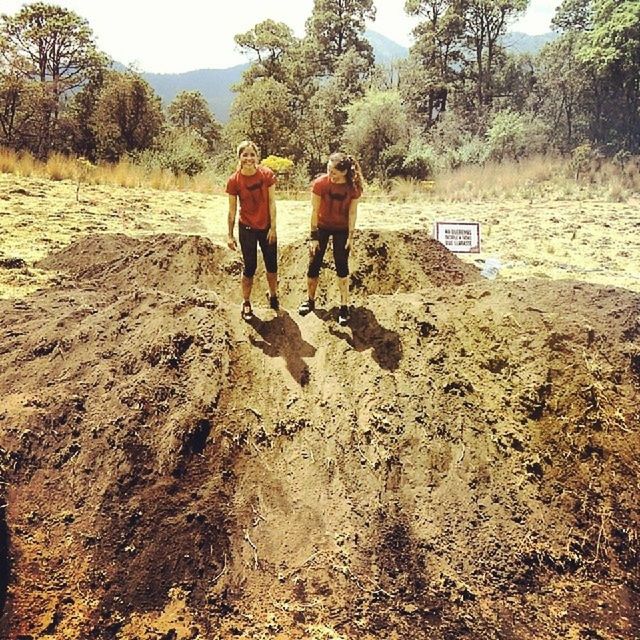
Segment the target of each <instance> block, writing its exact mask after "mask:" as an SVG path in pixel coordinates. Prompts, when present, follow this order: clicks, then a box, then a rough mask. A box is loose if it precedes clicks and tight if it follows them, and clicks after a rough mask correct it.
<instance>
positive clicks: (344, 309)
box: [338, 304, 351, 327]
mask: <svg viewBox="0 0 640 640" xmlns="http://www.w3.org/2000/svg"><path fill="white" fill-rule="evenodd" d="M350 318H351V313H349V307H348V306H347V305H346V304H343V305H342V306H341V307H340V311H338V324H339V325H341V326H343V327H344V325H345V324H347V323H348V322H349V320H350Z"/></svg>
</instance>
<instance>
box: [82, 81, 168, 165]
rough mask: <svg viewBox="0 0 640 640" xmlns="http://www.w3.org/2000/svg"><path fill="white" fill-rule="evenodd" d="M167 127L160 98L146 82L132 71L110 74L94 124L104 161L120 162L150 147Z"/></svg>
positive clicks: (99, 150) (100, 99)
mask: <svg viewBox="0 0 640 640" xmlns="http://www.w3.org/2000/svg"><path fill="white" fill-rule="evenodd" d="M163 124H164V118H163V115H162V104H161V100H160V97H159V96H158V95H157V94H156V93H155V92H154V91H153V89H152V88H151V86H150V85H149V83H148V82H147V81H146V80H144V79H143V78H142V77H141V76H140V75H138V74H136V73H134V72H132V71H127V72H126V73H116V72H111V73H110V74H109V76H108V77H107V80H106V82H105V84H104V87H103V89H102V91H101V92H100V95H99V97H98V102H97V105H96V110H95V113H94V121H93V123H92V125H93V129H94V132H95V137H96V141H97V144H98V153H99V156H100V157H101V158H104V159H106V160H110V161H113V160H118V159H119V158H120V157H121V156H122V155H124V154H125V153H127V152H130V151H139V150H142V149H146V148H148V147H150V146H151V145H152V144H153V141H154V139H155V138H156V137H157V136H158V134H159V133H160V132H161V130H162V127H163Z"/></svg>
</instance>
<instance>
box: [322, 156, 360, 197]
mask: <svg viewBox="0 0 640 640" xmlns="http://www.w3.org/2000/svg"><path fill="white" fill-rule="evenodd" d="M329 162H331V164H333V166H334V167H335V168H336V169H337V170H338V171H345V172H346V178H347V183H348V184H349V186H350V187H353V188H355V189H357V190H358V191H362V184H363V178H362V170H361V169H360V165H359V164H358V161H357V160H356V159H355V158H354V157H353V156H352V155H347V154H345V153H342V152H340V151H337V152H336V153H332V154H331V155H330V156H329Z"/></svg>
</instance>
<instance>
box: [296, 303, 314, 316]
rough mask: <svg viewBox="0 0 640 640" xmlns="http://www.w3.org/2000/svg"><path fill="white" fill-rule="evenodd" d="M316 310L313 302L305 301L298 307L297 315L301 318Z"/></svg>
mask: <svg viewBox="0 0 640 640" xmlns="http://www.w3.org/2000/svg"><path fill="white" fill-rule="evenodd" d="M315 308H316V302H315V300H305V301H304V302H303V303H302V304H301V305H300V306H299V307H298V313H299V314H300V315H301V316H306V315H307V314H308V313H311V312H312V311H313V310H314V309H315Z"/></svg>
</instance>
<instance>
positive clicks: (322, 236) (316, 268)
mask: <svg viewBox="0 0 640 640" xmlns="http://www.w3.org/2000/svg"><path fill="white" fill-rule="evenodd" d="M332 236H333V242H332V246H333V261H334V263H335V265H336V274H337V275H338V278H346V277H347V276H348V275H349V249H347V248H346V246H345V245H346V244H347V239H348V238H349V231H348V230H347V229H318V242H319V246H318V250H317V251H316V253H315V255H313V256H312V258H311V260H310V261H309V269H308V270H307V276H308V277H309V278H317V277H318V276H319V275H320V268H321V267H322V260H323V258H324V254H325V251H326V250H327V244H328V243H329V238H330V237H332Z"/></svg>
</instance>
